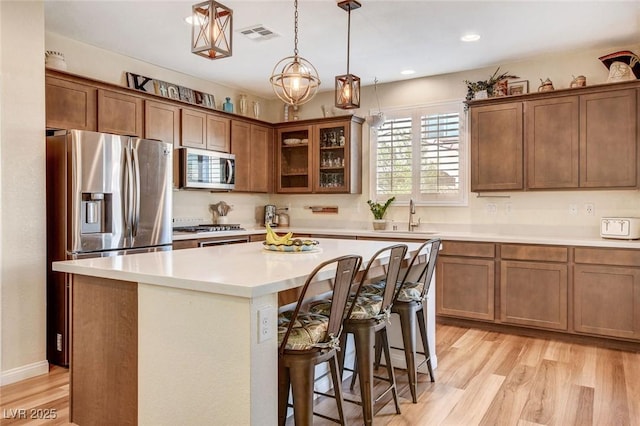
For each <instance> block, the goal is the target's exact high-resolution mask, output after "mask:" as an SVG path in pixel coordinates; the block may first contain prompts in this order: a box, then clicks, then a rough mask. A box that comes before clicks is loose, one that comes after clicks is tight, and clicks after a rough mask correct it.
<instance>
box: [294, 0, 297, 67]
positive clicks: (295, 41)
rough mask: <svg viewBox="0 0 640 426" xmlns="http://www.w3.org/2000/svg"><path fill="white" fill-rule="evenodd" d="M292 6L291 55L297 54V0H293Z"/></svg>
mask: <svg viewBox="0 0 640 426" xmlns="http://www.w3.org/2000/svg"><path fill="white" fill-rule="evenodd" d="M293 7H294V8H295V10H296V11H295V14H294V15H293V16H294V18H295V19H294V22H295V24H294V31H293V34H294V36H293V46H294V47H293V56H298V0H294V2H293Z"/></svg>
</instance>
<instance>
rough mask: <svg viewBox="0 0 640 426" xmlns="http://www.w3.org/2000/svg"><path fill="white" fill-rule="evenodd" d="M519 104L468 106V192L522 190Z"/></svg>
mask: <svg viewBox="0 0 640 426" xmlns="http://www.w3.org/2000/svg"><path fill="white" fill-rule="evenodd" d="M522 170H523V135H522V103H521V102H513V103H506V104H500V105H489V106H480V107H472V108H471V191H492V190H507V189H523V171H522Z"/></svg>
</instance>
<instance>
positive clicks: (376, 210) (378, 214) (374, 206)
mask: <svg viewBox="0 0 640 426" xmlns="http://www.w3.org/2000/svg"><path fill="white" fill-rule="evenodd" d="M395 199H396V197H391V198H389V199H388V200H387V201H386V202H385V203H384V204H381V203H375V202H373V201H371V200H368V201H367V204H369V208H370V209H371V213H373V218H374V219H377V220H380V219H382V218H384V214H385V213H386V212H387V207H389V205H390V204H391V203H392V202H393V201H394V200H395Z"/></svg>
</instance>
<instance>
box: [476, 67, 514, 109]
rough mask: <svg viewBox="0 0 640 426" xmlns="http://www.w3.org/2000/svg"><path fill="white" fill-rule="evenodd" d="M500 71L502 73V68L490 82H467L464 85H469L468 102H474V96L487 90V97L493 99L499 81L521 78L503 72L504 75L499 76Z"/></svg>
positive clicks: (498, 69)
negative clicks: (494, 89)
mask: <svg viewBox="0 0 640 426" xmlns="http://www.w3.org/2000/svg"><path fill="white" fill-rule="evenodd" d="M499 71H500V67H498V68H497V69H496V72H494V73H493V75H492V76H491V77H489V80H484V81H476V82H473V81H469V80H465V81H464V83H465V84H466V85H467V98H466V99H467V101H471V100H473V96H474V95H475V93H476V92H479V91H481V90H486V91H487V95H488V96H489V97H491V96H492V95H493V88H494V87H495V85H496V84H497V83H498V82H499V81H502V80H505V79H508V78H519V77H518V76H515V75H510V74H509V73H508V72H503V73H502V74H498V72H499Z"/></svg>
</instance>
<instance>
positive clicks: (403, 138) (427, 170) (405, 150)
mask: <svg viewBox="0 0 640 426" xmlns="http://www.w3.org/2000/svg"><path fill="white" fill-rule="evenodd" d="M462 105H463V104H462V102H460V101H458V102H447V103H439V104H433V105H426V106H421V107H415V108H411V109H398V110H393V111H384V112H385V116H386V117H387V118H386V121H385V122H384V124H383V125H382V126H381V127H380V128H379V129H378V130H377V131H376V134H375V135H374V136H373V138H372V150H371V156H372V158H371V164H372V173H371V176H372V183H371V184H372V198H375V199H387V198H389V197H391V196H395V197H396V199H397V200H398V201H408V200H409V199H410V198H412V199H413V200H414V201H416V202H418V203H421V204H423V205H466V204H467V179H466V176H467V174H466V152H467V149H466V143H465V137H464V134H465V133H464V117H465V116H464V113H463V108H462Z"/></svg>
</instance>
